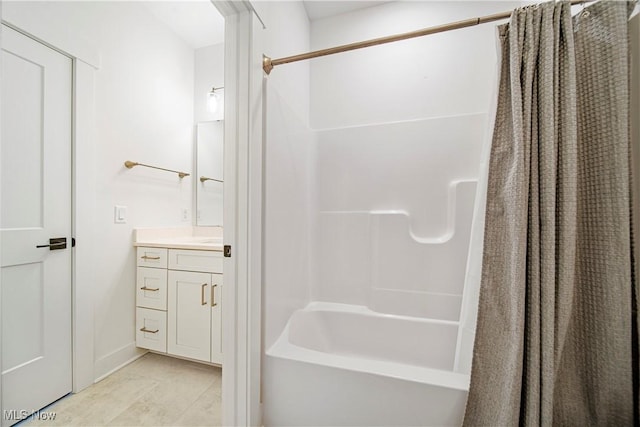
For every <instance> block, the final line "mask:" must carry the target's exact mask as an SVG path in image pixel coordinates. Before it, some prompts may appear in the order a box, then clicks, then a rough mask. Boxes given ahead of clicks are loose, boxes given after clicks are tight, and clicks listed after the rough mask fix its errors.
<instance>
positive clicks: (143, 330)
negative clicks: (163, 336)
mask: <svg viewBox="0 0 640 427" xmlns="http://www.w3.org/2000/svg"><path fill="white" fill-rule="evenodd" d="M140 331H142V332H148V333H150V334H157V333H158V331H159V329H156V330H155V331H152V330H151V329H147V328H146V326H143V327H142V329H140Z"/></svg>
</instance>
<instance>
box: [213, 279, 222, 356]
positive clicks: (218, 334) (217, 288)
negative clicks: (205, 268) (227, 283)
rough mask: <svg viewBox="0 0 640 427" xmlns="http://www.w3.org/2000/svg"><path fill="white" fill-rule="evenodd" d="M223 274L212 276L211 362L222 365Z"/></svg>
mask: <svg viewBox="0 0 640 427" xmlns="http://www.w3.org/2000/svg"><path fill="white" fill-rule="evenodd" d="M221 301H222V274H212V275H211V362H213V363H217V364H219V365H222V306H221V305H220V302H221Z"/></svg>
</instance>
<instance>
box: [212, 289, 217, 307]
mask: <svg viewBox="0 0 640 427" xmlns="http://www.w3.org/2000/svg"><path fill="white" fill-rule="evenodd" d="M217 287H218V285H213V286H212V287H211V307H215V306H216V305H218V303H217V302H216V292H215V289H216V288H217Z"/></svg>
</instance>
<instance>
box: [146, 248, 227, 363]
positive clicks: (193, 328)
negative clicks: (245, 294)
mask: <svg viewBox="0 0 640 427" xmlns="http://www.w3.org/2000/svg"><path fill="white" fill-rule="evenodd" d="M137 259H138V263H137V265H138V267H137V277H136V287H137V290H136V305H137V307H136V344H137V346H138V347H141V348H147V349H149V350H153V351H157V352H163V353H167V354H169V355H175V356H180V357H187V358H190V359H195V360H201V361H204V362H211V363H215V364H222V339H221V338H222V327H221V326H222V325H221V306H220V301H221V299H222V252H219V251H206V250H190V249H171V248H146V247H138V249H137Z"/></svg>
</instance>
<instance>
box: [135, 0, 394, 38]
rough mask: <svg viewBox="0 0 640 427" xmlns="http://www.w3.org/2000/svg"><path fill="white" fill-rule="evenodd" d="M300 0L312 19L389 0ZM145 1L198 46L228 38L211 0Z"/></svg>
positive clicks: (166, 22) (161, 19) (157, 17)
mask: <svg viewBox="0 0 640 427" xmlns="http://www.w3.org/2000/svg"><path fill="white" fill-rule="evenodd" d="M298 1H302V2H303V4H304V7H305V10H306V11H307V16H308V17H309V20H310V21H315V20H316V19H322V18H327V17H330V16H335V15H341V14H343V13H347V12H351V11H354V10H358V9H364V8H367V7H371V6H376V5H380V4H382V3H386V2H387V1H385V0H374V1H364V0H357V1H335V0H298ZM141 4H143V5H144V6H145V7H146V8H147V10H149V12H150V13H151V14H152V15H154V16H155V17H156V19H158V20H159V21H161V22H163V23H164V24H165V25H167V26H168V27H169V28H171V30H172V31H173V32H174V33H176V34H177V35H178V36H179V37H180V38H181V39H183V40H184V41H185V42H187V43H188V44H189V45H190V46H191V47H193V48H194V49H199V48H201V47H204V46H210V45H213V44H218V43H223V42H224V19H223V18H222V15H220V13H219V12H218V10H217V9H216V8H215V6H213V4H212V3H211V0H182V1H180V0H169V1H157V0H156V1H154V0H151V1H143V2H141Z"/></svg>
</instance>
